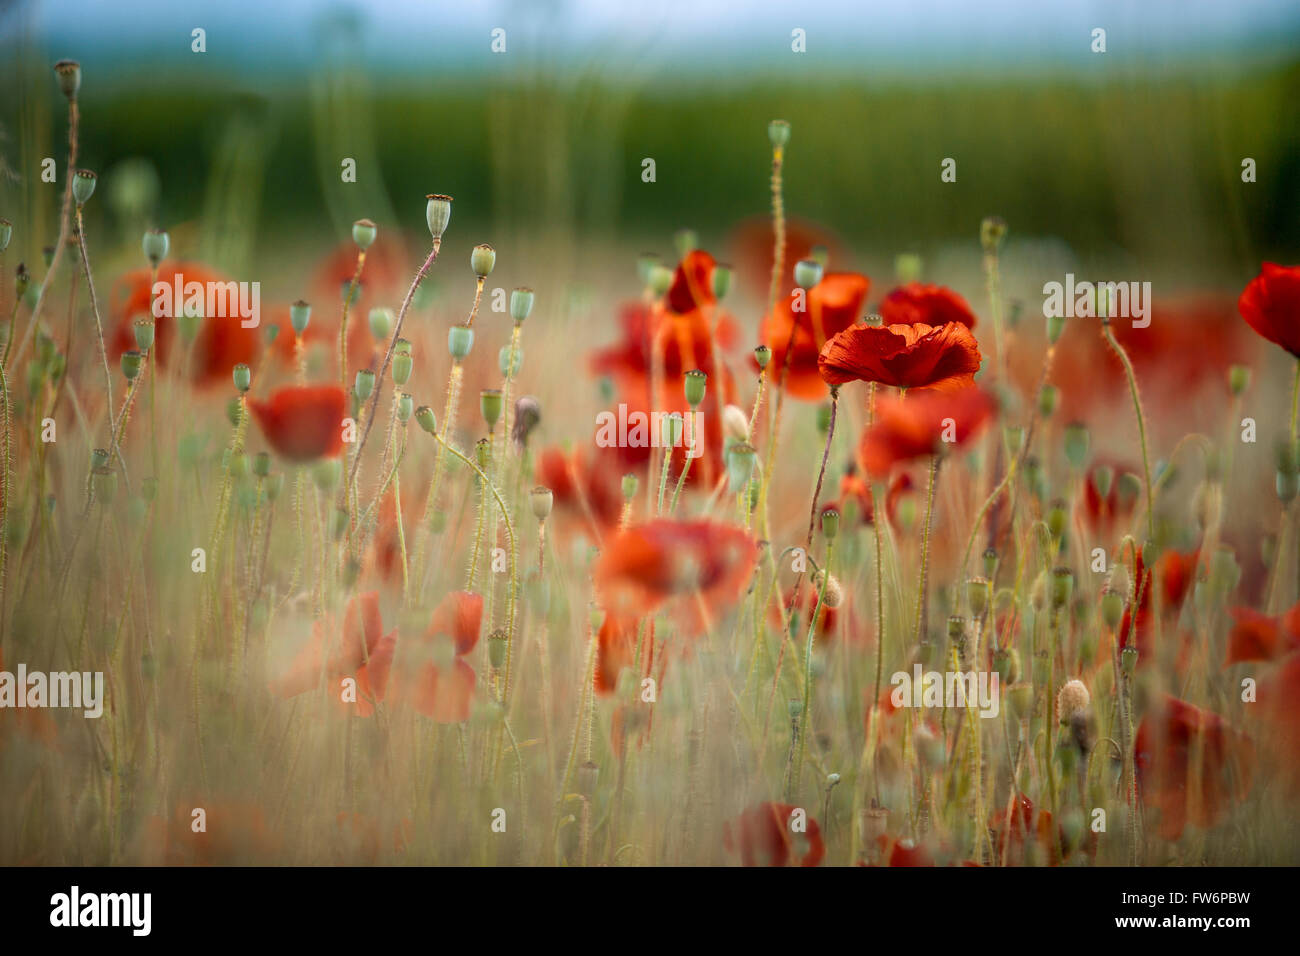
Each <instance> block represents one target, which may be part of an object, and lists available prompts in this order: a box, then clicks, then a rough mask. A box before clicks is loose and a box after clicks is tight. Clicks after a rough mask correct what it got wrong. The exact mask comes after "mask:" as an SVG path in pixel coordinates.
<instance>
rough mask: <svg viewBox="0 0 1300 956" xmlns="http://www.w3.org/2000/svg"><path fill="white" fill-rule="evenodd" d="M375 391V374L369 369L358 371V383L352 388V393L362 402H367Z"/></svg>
mask: <svg viewBox="0 0 1300 956" xmlns="http://www.w3.org/2000/svg"><path fill="white" fill-rule="evenodd" d="M374 390H375V373H374V372H373V371H371V370H370V369H368V368H360V369H357V378H356V383H355V384H354V385H353V387H352V392H353V394H354V395H356V396H357V398H358V399H359V400H360V401H363V402H364V401H365V400H366V399H368V398H369V397H370V393H371V392H373V391H374Z"/></svg>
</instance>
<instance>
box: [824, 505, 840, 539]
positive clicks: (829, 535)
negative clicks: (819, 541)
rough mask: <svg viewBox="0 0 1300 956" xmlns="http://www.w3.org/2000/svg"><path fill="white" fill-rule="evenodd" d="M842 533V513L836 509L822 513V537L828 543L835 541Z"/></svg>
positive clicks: (829, 509)
mask: <svg viewBox="0 0 1300 956" xmlns="http://www.w3.org/2000/svg"><path fill="white" fill-rule="evenodd" d="M839 533H840V513H839V511H838V510H836V509H835V508H826V509H825V510H824V511H822V535H823V536H824V537H825V538H826V540H827V541H834V540H835V538H836V536H837V535H838V534H839Z"/></svg>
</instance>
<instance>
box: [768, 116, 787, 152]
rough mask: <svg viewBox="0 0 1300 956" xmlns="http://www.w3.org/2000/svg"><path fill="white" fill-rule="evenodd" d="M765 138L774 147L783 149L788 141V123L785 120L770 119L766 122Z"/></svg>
mask: <svg viewBox="0 0 1300 956" xmlns="http://www.w3.org/2000/svg"><path fill="white" fill-rule="evenodd" d="M767 138H768V140H769V142H771V144H772V146H773V147H774V148H776V149H783V148H784V147H785V144H786V143H788V142H790V124H789V123H787V122H786V121H785V120H772V122H770V123H768V124H767Z"/></svg>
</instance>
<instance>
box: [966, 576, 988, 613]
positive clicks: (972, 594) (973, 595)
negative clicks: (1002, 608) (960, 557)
mask: <svg viewBox="0 0 1300 956" xmlns="http://www.w3.org/2000/svg"><path fill="white" fill-rule="evenodd" d="M966 598H967V600H968V601H970V609H971V613H972V614H974V615H975V616H976V617H983V616H984V612H985V611H987V610H988V606H989V582H988V578H980V577H976V578H971V579H970V580H969V581H967V582H966Z"/></svg>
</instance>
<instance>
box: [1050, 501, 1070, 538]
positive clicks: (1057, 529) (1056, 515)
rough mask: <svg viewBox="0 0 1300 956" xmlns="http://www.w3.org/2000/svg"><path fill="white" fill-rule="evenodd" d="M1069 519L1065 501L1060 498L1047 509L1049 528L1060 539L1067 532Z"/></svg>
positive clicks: (1053, 535)
mask: <svg viewBox="0 0 1300 956" xmlns="http://www.w3.org/2000/svg"><path fill="white" fill-rule="evenodd" d="M1068 519H1069V512H1068V511H1067V509H1066V506H1065V502H1064V501H1061V500H1060V499H1059V498H1058V499H1057V500H1056V501H1053V502H1052V506H1051V507H1050V508H1049V509H1048V510H1047V530H1048V531H1049V532H1051V535H1052V537H1053V538H1055V539H1056V540H1058V541H1059V540H1060V539H1061V536H1062V535H1063V534H1065V526H1066V522H1067V520H1068Z"/></svg>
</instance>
